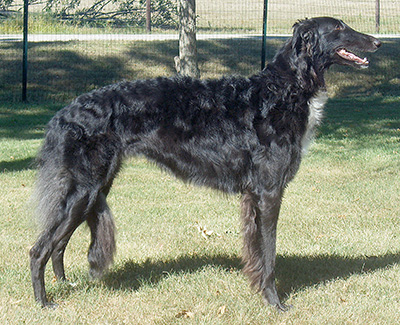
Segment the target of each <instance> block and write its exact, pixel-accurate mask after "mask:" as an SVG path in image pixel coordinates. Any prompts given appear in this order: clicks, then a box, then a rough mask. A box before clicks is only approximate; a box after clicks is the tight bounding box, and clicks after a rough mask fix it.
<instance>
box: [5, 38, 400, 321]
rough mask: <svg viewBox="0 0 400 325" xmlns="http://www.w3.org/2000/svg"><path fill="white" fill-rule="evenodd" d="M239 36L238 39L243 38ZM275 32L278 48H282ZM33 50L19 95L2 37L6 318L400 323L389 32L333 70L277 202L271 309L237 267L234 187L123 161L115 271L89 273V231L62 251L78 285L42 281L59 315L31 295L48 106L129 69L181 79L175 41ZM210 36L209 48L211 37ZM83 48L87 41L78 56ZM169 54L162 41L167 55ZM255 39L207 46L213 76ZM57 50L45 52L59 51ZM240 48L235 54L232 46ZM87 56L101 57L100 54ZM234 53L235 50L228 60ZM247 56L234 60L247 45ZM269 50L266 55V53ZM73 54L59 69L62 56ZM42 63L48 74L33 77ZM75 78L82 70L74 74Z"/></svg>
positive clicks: (394, 78)
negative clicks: (225, 190)
mask: <svg viewBox="0 0 400 325" xmlns="http://www.w3.org/2000/svg"><path fill="white" fill-rule="evenodd" d="M235 42H236V43H235ZM279 42H280V41H274V42H273V43H270V44H269V49H271V52H272V50H273V49H274V48H275V47H276V46H277V45H278V43H279ZM64 45H65V46H64V47H63V48H56V47H52V46H53V45H51V44H37V45H35V46H34V48H33V51H34V53H36V55H33V56H32V57H31V58H32V60H33V63H32V64H33V65H34V68H33V69H32V70H31V76H32V78H33V80H35V82H34V83H33V84H32V83H31V84H30V91H31V92H30V94H31V95H30V96H31V99H30V103H28V104H21V103H18V101H17V99H18V95H19V88H18V87H19V84H18V78H17V77H15V78H14V77H13V74H14V73H15V72H14V70H13V67H15V66H17V65H18V62H17V61H13V60H12V59H10V58H12V57H13V56H12V55H10V54H12V53H15V51H17V48H16V45H15V44H11V43H7V44H6V43H0V47H1V49H2V51H1V52H0V59H1V60H3V61H2V62H5V61H4V60H7V58H9V59H8V60H9V61H7V62H6V64H5V65H4V67H2V68H1V69H0V80H1V83H2V84H3V82H5V86H4V87H2V89H1V93H0V98H1V102H0V184H1V187H0V240H1V245H0V321H1V322H2V323H5V324H7V323H11V324H17V323H18V324H20V323H40V324H57V323H59V324H73V323H75V324H77V323H82V324H107V323H112V324H122V323H128V324H152V323H155V324H171V323H193V324H265V323H274V324H275V323H279V324H281V323H282V324H287V323H289V324H302V323H314V324H326V323H335V324H343V323H352V324H353V323H355V324H366V323H369V324H376V323H382V324H390V323H392V324H395V323H397V322H398V319H399V318H400V308H399V306H400V282H399V277H400V265H399V259H400V249H399V247H400V227H399V226H400V218H399V217H400V205H399V195H400V177H399V169H400V114H399V113H400V112H399V105H400V88H399V84H400V79H399V75H398V71H399V69H400V60H399V57H400V43H399V42H397V41H385V42H384V45H383V47H382V49H380V50H379V51H378V52H377V53H374V54H371V55H369V57H370V61H371V67H370V69H368V70H354V69H351V68H347V67H340V68H335V69H332V70H331V71H329V72H328V75H327V82H328V84H329V94H330V97H331V98H330V100H329V102H328V105H327V108H326V116H325V120H324V124H323V126H322V127H321V128H320V131H319V132H318V135H317V139H316V141H315V143H314V145H313V146H312V148H311V150H310V153H309V155H308V156H307V157H306V158H305V159H304V162H303V164H302V166H301V168H300V171H299V173H298V175H297V177H296V178H295V180H294V181H293V182H292V183H291V184H290V185H289V187H288V189H287V191H286V195H285V199H284V202H283V207H282V213H281V218H280V223H279V230H278V249H277V254H278V257H277V282H278V284H277V285H278V290H279V294H280V296H281V297H282V300H283V301H284V302H286V303H288V304H292V305H293V306H294V307H293V309H291V310H290V311H289V312H288V313H285V314H280V313H277V312H276V311H275V310H274V309H273V308H270V307H265V306H264V305H263V304H262V301H261V298H260V296H259V295H256V294H254V293H253V292H252V291H251V290H250V288H249V285H248V281H247V279H246V278H245V276H244V275H243V274H242V272H241V269H242V266H241V263H240V255H241V234H240V221H239V197H238V196H226V195H223V194H220V193H217V192H215V191H210V190H207V189H204V188H197V187H192V186H190V185H185V184H183V183H181V182H179V181H177V180H175V179H174V178H173V177H171V176H170V175H168V174H166V173H163V172H161V171H159V170H158V169H157V168H156V167H154V166H153V165H152V164H149V163H147V162H146V161H145V160H143V159H141V158H134V159H129V160H127V161H126V163H125V165H124V168H123V170H122V172H121V174H120V176H119V177H118V178H117V180H116V182H115V184H114V187H113V190H112V191H111V193H110V196H109V203H110V206H111V208H112V210H113V212H114V215H115V219H116V224H117V229H118V238H117V241H118V242H117V251H118V252H117V256H116V260H115V264H114V266H113V267H112V268H111V270H110V272H109V273H107V275H106V276H105V277H104V279H102V280H101V281H95V282H93V281H91V280H90V279H89V277H88V275H87V271H88V263H87V260H86V252H87V248H88V245H89V231H88V229H87V228H86V227H80V228H79V229H78V231H77V232H76V233H75V234H74V236H73V238H72V240H71V243H70V245H69V246H68V249H67V252H66V272H67V277H68V279H69V281H70V283H71V284H72V285H71V284H59V283H56V282H54V281H53V274H52V271H51V266H50V264H49V267H48V270H47V273H46V281H47V290H48V293H49V296H50V297H51V299H52V300H54V301H55V302H56V303H58V304H59V305H60V306H59V308H58V309H56V310H42V309H40V308H39V307H38V306H37V305H36V304H35V302H34V301H33V293H32V289H31V284H30V273H29V267H28V264H29V261H28V251H29V248H30V246H31V245H32V244H33V242H34V241H35V239H36V231H35V227H34V222H33V221H32V220H31V214H32V206H31V203H30V202H29V197H30V194H31V191H32V186H33V183H34V179H35V171H34V170H33V169H32V164H31V163H32V159H33V158H34V156H35V153H36V152H37V150H38V148H39V146H40V143H41V138H42V135H43V130H44V126H45V124H46V123H47V121H48V120H49V119H50V118H51V116H52V115H53V114H54V112H55V111H56V110H57V109H59V108H60V107H62V106H63V105H64V104H65V103H66V102H67V101H69V100H70V99H71V98H73V97H74V96H75V95H76V94H78V93H79V92H82V91H86V90H89V89H91V88H93V87H97V86H100V85H103V84H106V83H109V82H113V81H115V80H118V79H120V78H141V77H151V76H155V75H171V74H172V73H173V60H172V57H173V55H174V53H175V51H176V43H174V42H166V43H161V42H155V43H138V44H135V47H133V46H131V45H129V44H126V43H117V42H116V43H113V44H111V45H109V47H108V48H107V51H105V52H104V54H97V53H100V52H101V53H103V52H102V51H103V50H102V49H103V48H105V47H104V46H105V44H104V43H87V44H85V45H84V46H82V44H80V46H79V47H78V46H77V43H74V42H70V43H66V44H64ZM205 45H207V46H205ZM77 48H78V49H79V51H78V50H77ZM161 49H164V51H161ZM258 49H259V44H258V43H256V42H255V41H252V40H247V41H244V40H242V41H240V42H238V41H231V42H226V41H225V42H223V41H218V42H217V41H215V42H208V43H200V46H199V52H200V57H201V68H202V74H203V77H212V76H216V75H219V74H221V73H225V74H230V73H233V72H239V73H249V72H251V71H257V69H258V66H259V63H258V61H259V59H258V55H259V53H258ZM49 50H50V51H49ZM230 50H232V51H230ZM93 53H96V55H95V56H94V57H93ZM224 53H229V55H225V54H224ZM238 53H239V54H238ZM271 54H272V53H271ZM60 57H62V58H63V59H64V60H66V61H69V62H70V64H69V66H68V68H66V67H65V66H61V65H60V66H57V65H56V63H57V62H58V60H57V58H60ZM39 71H40V72H41V73H39ZM79 76H83V77H81V78H79Z"/></svg>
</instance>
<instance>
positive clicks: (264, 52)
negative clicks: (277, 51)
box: [261, 0, 268, 70]
mask: <svg viewBox="0 0 400 325" xmlns="http://www.w3.org/2000/svg"><path fill="white" fill-rule="evenodd" d="M267 12H268V0H264V15H263V36H262V48H261V70H264V68H265V63H266V60H267V58H266V55H267Z"/></svg>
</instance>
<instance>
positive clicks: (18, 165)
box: [0, 158, 35, 173]
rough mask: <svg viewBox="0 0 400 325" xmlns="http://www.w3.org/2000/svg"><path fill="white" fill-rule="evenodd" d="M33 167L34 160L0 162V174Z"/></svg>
mask: <svg viewBox="0 0 400 325" xmlns="http://www.w3.org/2000/svg"><path fill="white" fill-rule="evenodd" d="M34 167H35V158H26V159H15V160H11V161H0V172H2V173H3V172H14V171H22V170H27V169H31V168H34Z"/></svg>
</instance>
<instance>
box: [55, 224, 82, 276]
mask: <svg viewBox="0 0 400 325" xmlns="http://www.w3.org/2000/svg"><path fill="white" fill-rule="evenodd" d="M78 226H79V225H78ZM76 228H77V227H75V228H74V229H73V230H72V231H70V232H69V233H68V234H66V235H65V236H64V238H63V239H61V240H60V242H59V243H58V244H57V246H56V248H55V249H54V251H53V253H52V254H51V261H52V263H53V271H54V274H55V276H56V279H57V280H59V281H65V270H64V252H65V249H66V247H67V245H68V242H69V240H70V239H71V236H72V234H73V233H74V231H75V230H76Z"/></svg>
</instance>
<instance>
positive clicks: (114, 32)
mask: <svg viewBox="0 0 400 325" xmlns="http://www.w3.org/2000/svg"><path fill="white" fill-rule="evenodd" d="M267 3H268V15H267V18H268V20H267V34H268V36H269V37H270V38H269V41H268V50H267V54H268V56H269V58H270V57H271V55H273V53H274V52H275V50H276V49H275V48H276V47H277V46H279V44H280V43H281V40H280V39H279V38H278V37H285V36H287V35H288V34H290V33H291V26H292V25H293V23H294V22H296V21H297V20H298V19H302V18H306V17H314V16H334V17H338V18H341V19H343V20H344V21H345V22H347V23H348V24H349V25H351V26H352V27H354V28H355V29H357V30H360V31H363V32H366V33H375V34H383V35H387V36H391V37H395V36H397V35H400V27H399V26H400V24H399V22H400V1H398V0H351V1H349V0H332V1H327V0H285V1H281V0H269V1H267ZM149 4H150V6H149ZM196 6H197V27H198V37H197V38H198V51H199V61H200V62H199V63H200V70H201V72H202V77H217V76H220V75H222V74H231V73H239V74H245V75H248V74H251V73H254V72H256V71H258V70H259V68H260V60H261V34H262V26H263V8H264V0H243V1H237V0H212V1H211V0H197V1H196ZM22 7H23V1H22V0H0V63H1V66H0V98H1V99H4V100H20V98H21V75H22V42H21V40H22V21H23V10H22ZM28 39H29V47H28V48H29V54H28V63H29V65H28V94H29V95H28V99H29V100H31V101H43V100H51V101H60V102H64V101H68V100H70V99H71V98H73V97H74V96H76V95H77V94H80V93H82V92H83V91H88V90H90V89H93V88H95V87H100V86H102V85H105V84H109V83H112V82H116V81H118V80H121V79H135V78H147V77H154V76H156V75H172V74H174V73H175V67H174V56H176V55H177V54H178V29H177V1H176V0H151V1H148V0H30V3H29V38H28Z"/></svg>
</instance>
